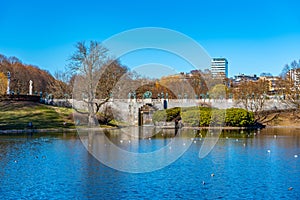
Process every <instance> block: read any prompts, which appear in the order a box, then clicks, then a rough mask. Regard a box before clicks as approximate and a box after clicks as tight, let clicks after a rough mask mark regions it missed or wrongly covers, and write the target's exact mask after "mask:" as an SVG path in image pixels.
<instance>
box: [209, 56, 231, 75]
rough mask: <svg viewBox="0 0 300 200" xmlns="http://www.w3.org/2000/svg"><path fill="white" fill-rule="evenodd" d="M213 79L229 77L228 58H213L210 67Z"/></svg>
mask: <svg viewBox="0 0 300 200" xmlns="http://www.w3.org/2000/svg"><path fill="white" fill-rule="evenodd" d="M210 70H211V73H212V77H213V78H227V77H228V61H227V60H226V58H213V59H212V60H211V67H210Z"/></svg>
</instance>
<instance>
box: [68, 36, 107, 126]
mask: <svg viewBox="0 0 300 200" xmlns="http://www.w3.org/2000/svg"><path fill="white" fill-rule="evenodd" d="M75 47H76V51H75V52H74V54H73V55H72V57H71V63H70V65H69V68H70V70H71V71H72V72H75V73H76V74H77V78H76V80H75V83H74V84H75V87H74V88H73V98H75V99H83V100H84V102H85V103H86V104H87V109H88V124H89V125H90V126H92V125H95V119H96V118H95V114H96V110H95V98H96V88H97V84H98V81H99V78H100V75H101V73H102V71H103V68H104V67H105V66H106V65H107V64H108V62H109V60H110V59H109V56H108V50H107V49H106V48H105V47H103V46H102V45H101V44H100V43H98V42H96V41H91V42H90V43H89V45H87V44H86V43H85V42H78V43H77V44H76V46H75ZM105 101H107V100H106V99H105Z"/></svg>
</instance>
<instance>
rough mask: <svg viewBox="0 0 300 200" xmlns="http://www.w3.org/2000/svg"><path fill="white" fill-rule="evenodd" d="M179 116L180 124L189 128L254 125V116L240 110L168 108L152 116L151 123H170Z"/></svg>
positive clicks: (251, 113)
mask: <svg viewBox="0 0 300 200" xmlns="http://www.w3.org/2000/svg"><path fill="white" fill-rule="evenodd" d="M179 116H181V118H182V122H183V123H184V124H187V125H189V126H200V127H201V126H202V127H203V126H233V127H246V126H251V125H254V122H255V120H254V114H253V112H249V111H247V110H245V109H241V108H229V109H226V110H225V109H216V108H207V107H188V108H179V107H175V108H170V109H167V110H160V111H157V112H155V113H154V114H153V117H152V121H153V122H154V123H155V122H163V121H166V122H171V121H174V120H175V118H178V117H179Z"/></svg>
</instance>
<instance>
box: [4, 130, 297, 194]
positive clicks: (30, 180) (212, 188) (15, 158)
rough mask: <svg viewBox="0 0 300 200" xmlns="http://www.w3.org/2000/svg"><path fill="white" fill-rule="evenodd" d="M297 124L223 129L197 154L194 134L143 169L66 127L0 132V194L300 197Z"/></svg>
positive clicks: (157, 141)
mask: <svg viewBox="0 0 300 200" xmlns="http://www.w3.org/2000/svg"><path fill="white" fill-rule="evenodd" d="M298 132H299V130H298V131H297V130H294V131H289V132H288V133H286V132H285V130H283V129H280V130H263V131H262V132H261V134H259V135H256V136H253V137H240V138H239V137H237V136H235V137H232V136H230V137H228V138H226V137H223V138H220V139H219V141H218V143H217V145H216V146H215V148H214V149H213V150H212V152H210V154H209V155H208V156H206V157H205V158H204V159H199V158H198V153H199V149H200V147H201V145H202V140H201V138H196V139H195V140H196V143H193V144H192V145H191V147H190V148H189V149H188V151H187V152H185V154H184V155H183V156H182V157H181V158H180V159H178V160H177V161H176V162H174V163H172V164H171V165H169V166H167V167H165V168H163V169H161V170H158V171H154V172H150V173H142V174H131V173H124V172H120V171H116V170H114V169H111V168H109V167H106V166H105V165H103V164H101V163H100V162H99V161H97V160H96V159H95V158H94V157H93V156H91V155H90V154H89V153H88V151H87V150H86V149H85V147H84V146H83V145H82V143H81V141H80V139H79V138H78V137H76V135H73V134H68V135H63V134H54V135H50V134H49V135H47V134H42V135H34V136H26V135H22V136H0V161H1V162H0V199H300V133H298ZM281 133H282V134H281ZM274 134H276V135H277V137H276V138H275V137H274ZM160 140H164V139H163V138H153V139H152V142H153V145H155V144H161V143H162V142H160ZM148 142H149V141H148ZM295 155H298V156H299V157H298V158H297V156H295ZM211 174H214V176H211ZM203 183H205V184H203ZM290 187H292V188H293V189H292V190H288V188H290Z"/></svg>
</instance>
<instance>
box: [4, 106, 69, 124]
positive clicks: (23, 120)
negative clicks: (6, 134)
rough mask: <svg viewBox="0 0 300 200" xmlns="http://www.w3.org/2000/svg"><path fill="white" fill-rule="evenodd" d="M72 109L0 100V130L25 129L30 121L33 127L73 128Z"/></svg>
mask: <svg viewBox="0 0 300 200" xmlns="http://www.w3.org/2000/svg"><path fill="white" fill-rule="evenodd" d="M71 114H72V109H69V108H60V107H53V106H48V105H43V104H39V103H34V102H26V101H2V102H0V130H12V129H26V128H28V123H29V122H32V124H33V127H34V128H35V129H59V128H75V126H74V123H73V120H72V119H71V117H70V115H71Z"/></svg>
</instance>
